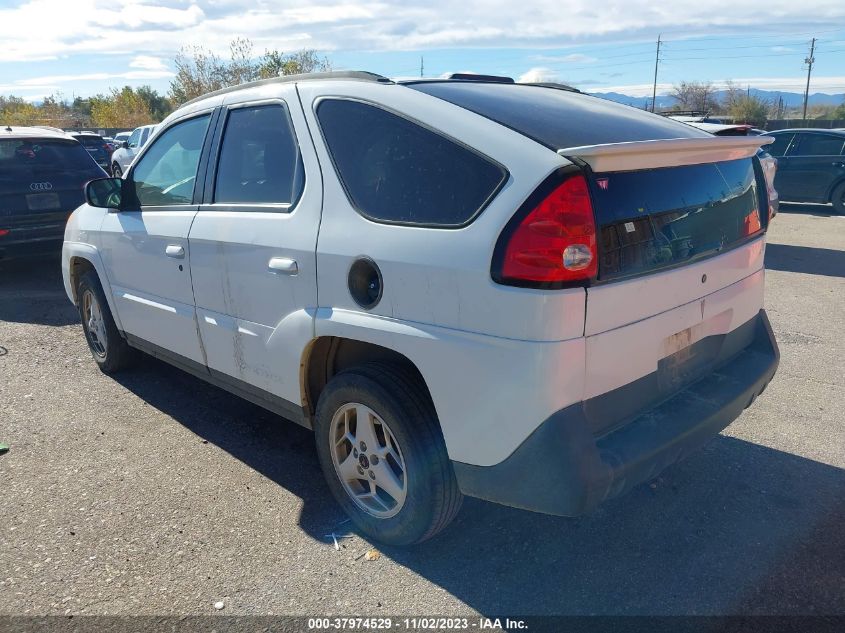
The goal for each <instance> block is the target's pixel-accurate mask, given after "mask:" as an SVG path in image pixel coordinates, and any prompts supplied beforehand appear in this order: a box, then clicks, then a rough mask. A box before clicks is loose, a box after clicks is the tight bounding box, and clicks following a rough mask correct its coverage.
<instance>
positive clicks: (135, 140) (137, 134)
mask: <svg viewBox="0 0 845 633" xmlns="http://www.w3.org/2000/svg"><path fill="white" fill-rule="evenodd" d="M140 141H141V128H138V129H137V130H135V131H134V132H132V134H131V135H130V136H129V140H128V141H127V143H128V144H129V147H131V148H133V149H134V148H136V147H138V144H139V142H140Z"/></svg>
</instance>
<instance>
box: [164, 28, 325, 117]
mask: <svg viewBox="0 0 845 633" xmlns="http://www.w3.org/2000/svg"><path fill="white" fill-rule="evenodd" d="M174 64H175V66H176V76H175V77H174V78H173V80H172V81H171V82H170V101H171V102H172V104H173V105H179V104H182V103H184V102H185V101H190V100H191V99H195V98H196V97H200V96H202V95H204V94H206V93H208V92H212V91H214V90H220V89H221V88H226V87H228V86H237V85H238V84H242V83H246V82H249V81H254V80H256V79H268V78H270V77H278V76H280V75H293V74H297V73H304V72H323V71H327V70H331V64H330V63H329V60H328V59H327V58H326V57H321V56H320V55H318V54H317V52H316V51H313V50H307V49H306V50H302V51H298V52H295V53H288V54H284V53H282V52H280V51H278V50H275V49H273V50H267V51H265V52H264V54H263V55H261V56H260V57H257V58H256V57H255V56H254V54H253V45H252V42H251V41H250V40H249V39H246V38H240V37H239V38H236V39H234V40H232V41H231V42H230V44H229V59H228V60H223V59H221V58H220V57H218V56H217V55H216V54H215V53H214V52H213V51H211V50H208V49H205V48H203V47H201V46H192V47H187V48H183V49H182V50H180V51H179V53H178V54H177V55H176V57H175V59H174Z"/></svg>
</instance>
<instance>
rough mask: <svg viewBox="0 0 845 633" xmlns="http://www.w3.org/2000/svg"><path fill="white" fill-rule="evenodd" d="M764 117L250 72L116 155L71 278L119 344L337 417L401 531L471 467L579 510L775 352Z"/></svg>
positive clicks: (523, 496) (366, 507)
mask: <svg viewBox="0 0 845 633" xmlns="http://www.w3.org/2000/svg"><path fill="white" fill-rule="evenodd" d="M761 142H765V138H761V137H724V138H718V137H713V136H712V135H710V134H706V133H704V132H701V131H699V130H696V129H695V128H692V127H689V126H687V125H683V124H681V123H678V122H676V121H671V120H667V119H665V118H663V117H659V116H655V115H652V114H649V113H645V112H641V111H638V110H635V109H633V108H629V107H627V106H623V105H619V104H615V103H612V102H610V101H605V100H602V99H597V98H594V97H590V96H587V95H584V94H580V93H577V92H573V91H571V90H567V89H559V88H557V87H552V86H537V85H519V84H515V83H514V82H513V80H510V79H504V78H503V79H500V80H499V79H495V78H490V77H488V78H486V79H484V80H477V81H472V80H469V81H467V80H460V79H444V80H416V81H406V82H393V81H391V80H389V79H386V78H384V77H379V76H377V75H372V74H369V73H323V74H316V75H304V76H292V77H284V78H278V79H272V80H267V81H262V82H258V83H256V84H246V85H242V86H238V87H236V88H231V89H225V90H222V91H219V92H215V93H212V94H209V95H207V96H205V97H203V98H200V99H197V100H194V101H190V102H188V103H187V104H185V105H183V106H182V107H181V108H180V109H179V110H177V111H176V112H174V113H173V114H172V115H170V116H169V117H168V118H167V119H166V120H165V121H164V122H163V123H162V125H161V128H160V130H159V131H158V132H157V133H156V135H155V136H154V138H153V140H152V141H151V142H150V143H148V145H147V146H146V147H145V148H144V149H143V150H142V151H141V152H140V153H139V154H138V156H137V157H136V159H135V161H134V162H133V164H132V166H131V167H130V168H129V170H128V171H127V173H126V174H125V179H117V178H112V179H104V180H99V181H94V182H92V183H90V184H89V186H88V189H87V196H88V203H87V204H85V205H83V206H82V207H80V208H79V209H78V210H77V211H76V212H75V213H74V215H73V217H72V219H71V222H70V224H69V226H68V229H67V232H66V235H65V244H64V249H63V262H62V270H63V276H64V282H65V289H66V291H67V294H68V297H69V298H70V299H71V301H73V302H74V303H75V304H76V305H77V306H78V309H79V310H80V314H81V317H82V325H83V332H84V334H85V337H86V339H87V341H88V344H89V346H90V348H91V352H92V355H93V357H94V360H95V361H96V363H97V364H98V365H99V367H100V368H101V369H102V370H103V371H104V372H106V373H112V372H117V371H119V370H121V369H124V368H126V367H127V366H129V365H130V364H131V360H132V356H133V354H134V352H135V350H142V351H145V352H147V353H150V354H153V355H155V356H157V357H159V358H161V359H164V360H166V361H167V362H169V363H172V364H174V365H176V366H177V367H180V368H182V369H184V370H186V371H188V372H190V373H193V374H195V375H196V376H199V377H201V378H202V379H203V380H207V381H209V382H211V383H213V384H215V385H218V386H220V387H222V388H224V389H227V390H229V391H230V392H232V393H233V394H236V395H239V396H242V397H244V398H246V399H247V400H251V401H252V402H255V403H258V404H260V405H261V406H263V407H266V408H267V409H269V410H271V411H275V412H277V413H279V414H281V415H283V416H284V417H286V418H288V419H290V420H293V421H295V422H298V423H300V424H302V425H304V426H306V427H308V428H310V429H313V431H314V435H315V441H316V447H317V455H318V458H319V461H320V465H321V467H322V470H323V473H324V474H325V476H326V479H327V481H328V483H329V487H330V489H331V491H332V493H333V494H334V496H335V498H336V499H337V501H338V502H339V504H340V505H341V506H342V507H343V508H344V510H345V511H346V512H347V513H348V514H349V516H350V517H351V518H352V520H353V521H354V523H355V525H356V526H357V527H358V528H359V529H360V530H362V531H363V532H364V533H366V534H368V535H369V536H371V537H373V538H374V539H377V540H379V541H383V542H387V543H393V544H408V543H414V542H418V541H421V540H424V539H427V538H429V537H431V536H433V535H434V534H436V533H437V532H439V531H440V530H442V529H443V528H444V527H445V526H446V525H447V524H448V523H449V522H450V521H451V520H452V518H453V517H454V516H455V514H456V513H457V511H458V508H459V507H460V504H461V499H462V496H463V495H471V496H475V497H480V498H483V499H488V500H491V501H495V502H498V503H502V504H506V505H511V506H516V507H520V508H526V509H530V510H535V511H539V512H547V513H551V514H559V515H577V514H581V513H584V512H587V511H589V510H591V509H593V508H595V507H596V506H597V505H598V504H600V503H601V502H602V501H604V500H605V499H608V498H610V497H613V496H615V495H618V494H620V493H622V492H624V491H625V490H628V489H629V488H631V487H632V486H635V485H637V484H639V483H641V482H643V481H646V480H648V479H650V478H653V477H655V476H656V475H657V474H658V473H660V472H661V471H662V470H663V469H664V468H665V467H666V466H668V465H669V464H671V463H673V462H675V461H676V460H678V459H680V458H681V457H682V456H684V455H687V454H688V453H690V452H691V451H693V450H695V449H696V448H697V447H699V446H700V445H702V444H703V443H704V442H706V441H708V440H709V439H710V438H712V437H713V436H715V435H716V434H717V433H718V432H719V431H720V430H721V429H723V428H724V427H725V426H727V425H728V424H729V423H730V422H731V421H732V420H733V419H735V418H736V417H737V416H739V415H740V414H741V413H742V411H743V409H745V408H746V407H748V406H749V405H750V404H751V403H752V402H753V401H754V399H755V398H756V397H757V396H758V395H759V394H760V393H762V392H763V390H764V389H765V387H766V385H767V384H768V383H769V381H770V380H771V378H772V376H773V375H774V373H775V370H776V367H777V364H778V351H777V345H776V343H775V340H774V337H773V334H772V330H771V328H770V327H769V324H768V320H767V318H766V312H765V310H764V309H763V288H764V284H763V277H764V269H763V253H764V243H765V231H766V226H767V218H768V214H767V213H766V212H765V209H766V205H767V199H766V185H765V183H764V179H763V175H762V172H761V170H760V168H759V165H758V164H757V158H756V151H757V150H758V148H759V145H760V143H761ZM318 288H319V294H318V292H317V289H318Z"/></svg>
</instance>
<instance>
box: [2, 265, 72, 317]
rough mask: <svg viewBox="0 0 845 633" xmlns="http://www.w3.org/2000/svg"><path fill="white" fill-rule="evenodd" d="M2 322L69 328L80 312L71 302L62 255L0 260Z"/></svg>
mask: <svg viewBox="0 0 845 633" xmlns="http://www.w3.org/2000/svg"><path fill="white" fill-rule="evenodd" d="M0 321H10V322H14V323H35V324H39V325H69V324H71V323H79V313H78V312H77V311H76V308H75V307H74V306H73V305H72V304H71V302H70V301H68V298H67V296H66V295H65V290H64V285H63V284H62V267H61V258H60V256H59V255H58V254H55V255H47V256H44V257H39V258H31V259H13V260H8V261H2V260H0Z"/></svg>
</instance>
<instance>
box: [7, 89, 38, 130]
mask: <svg viewBox="0 0 845 633" xmlns="http://www.w3.org/2000/svg"><path fill="white" fill-rule="evenodd" d="M38 116H39V112H38V108H37V107H36V106H34V105H33V104H31V103H29V102H28V101H26V100H25V99H22V98H21V97H15V96H13V95H12V96H9V97H2V96H0V121H2V122H3V125H38V124H39V123H40V122H39V121H38Z"/></svg>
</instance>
